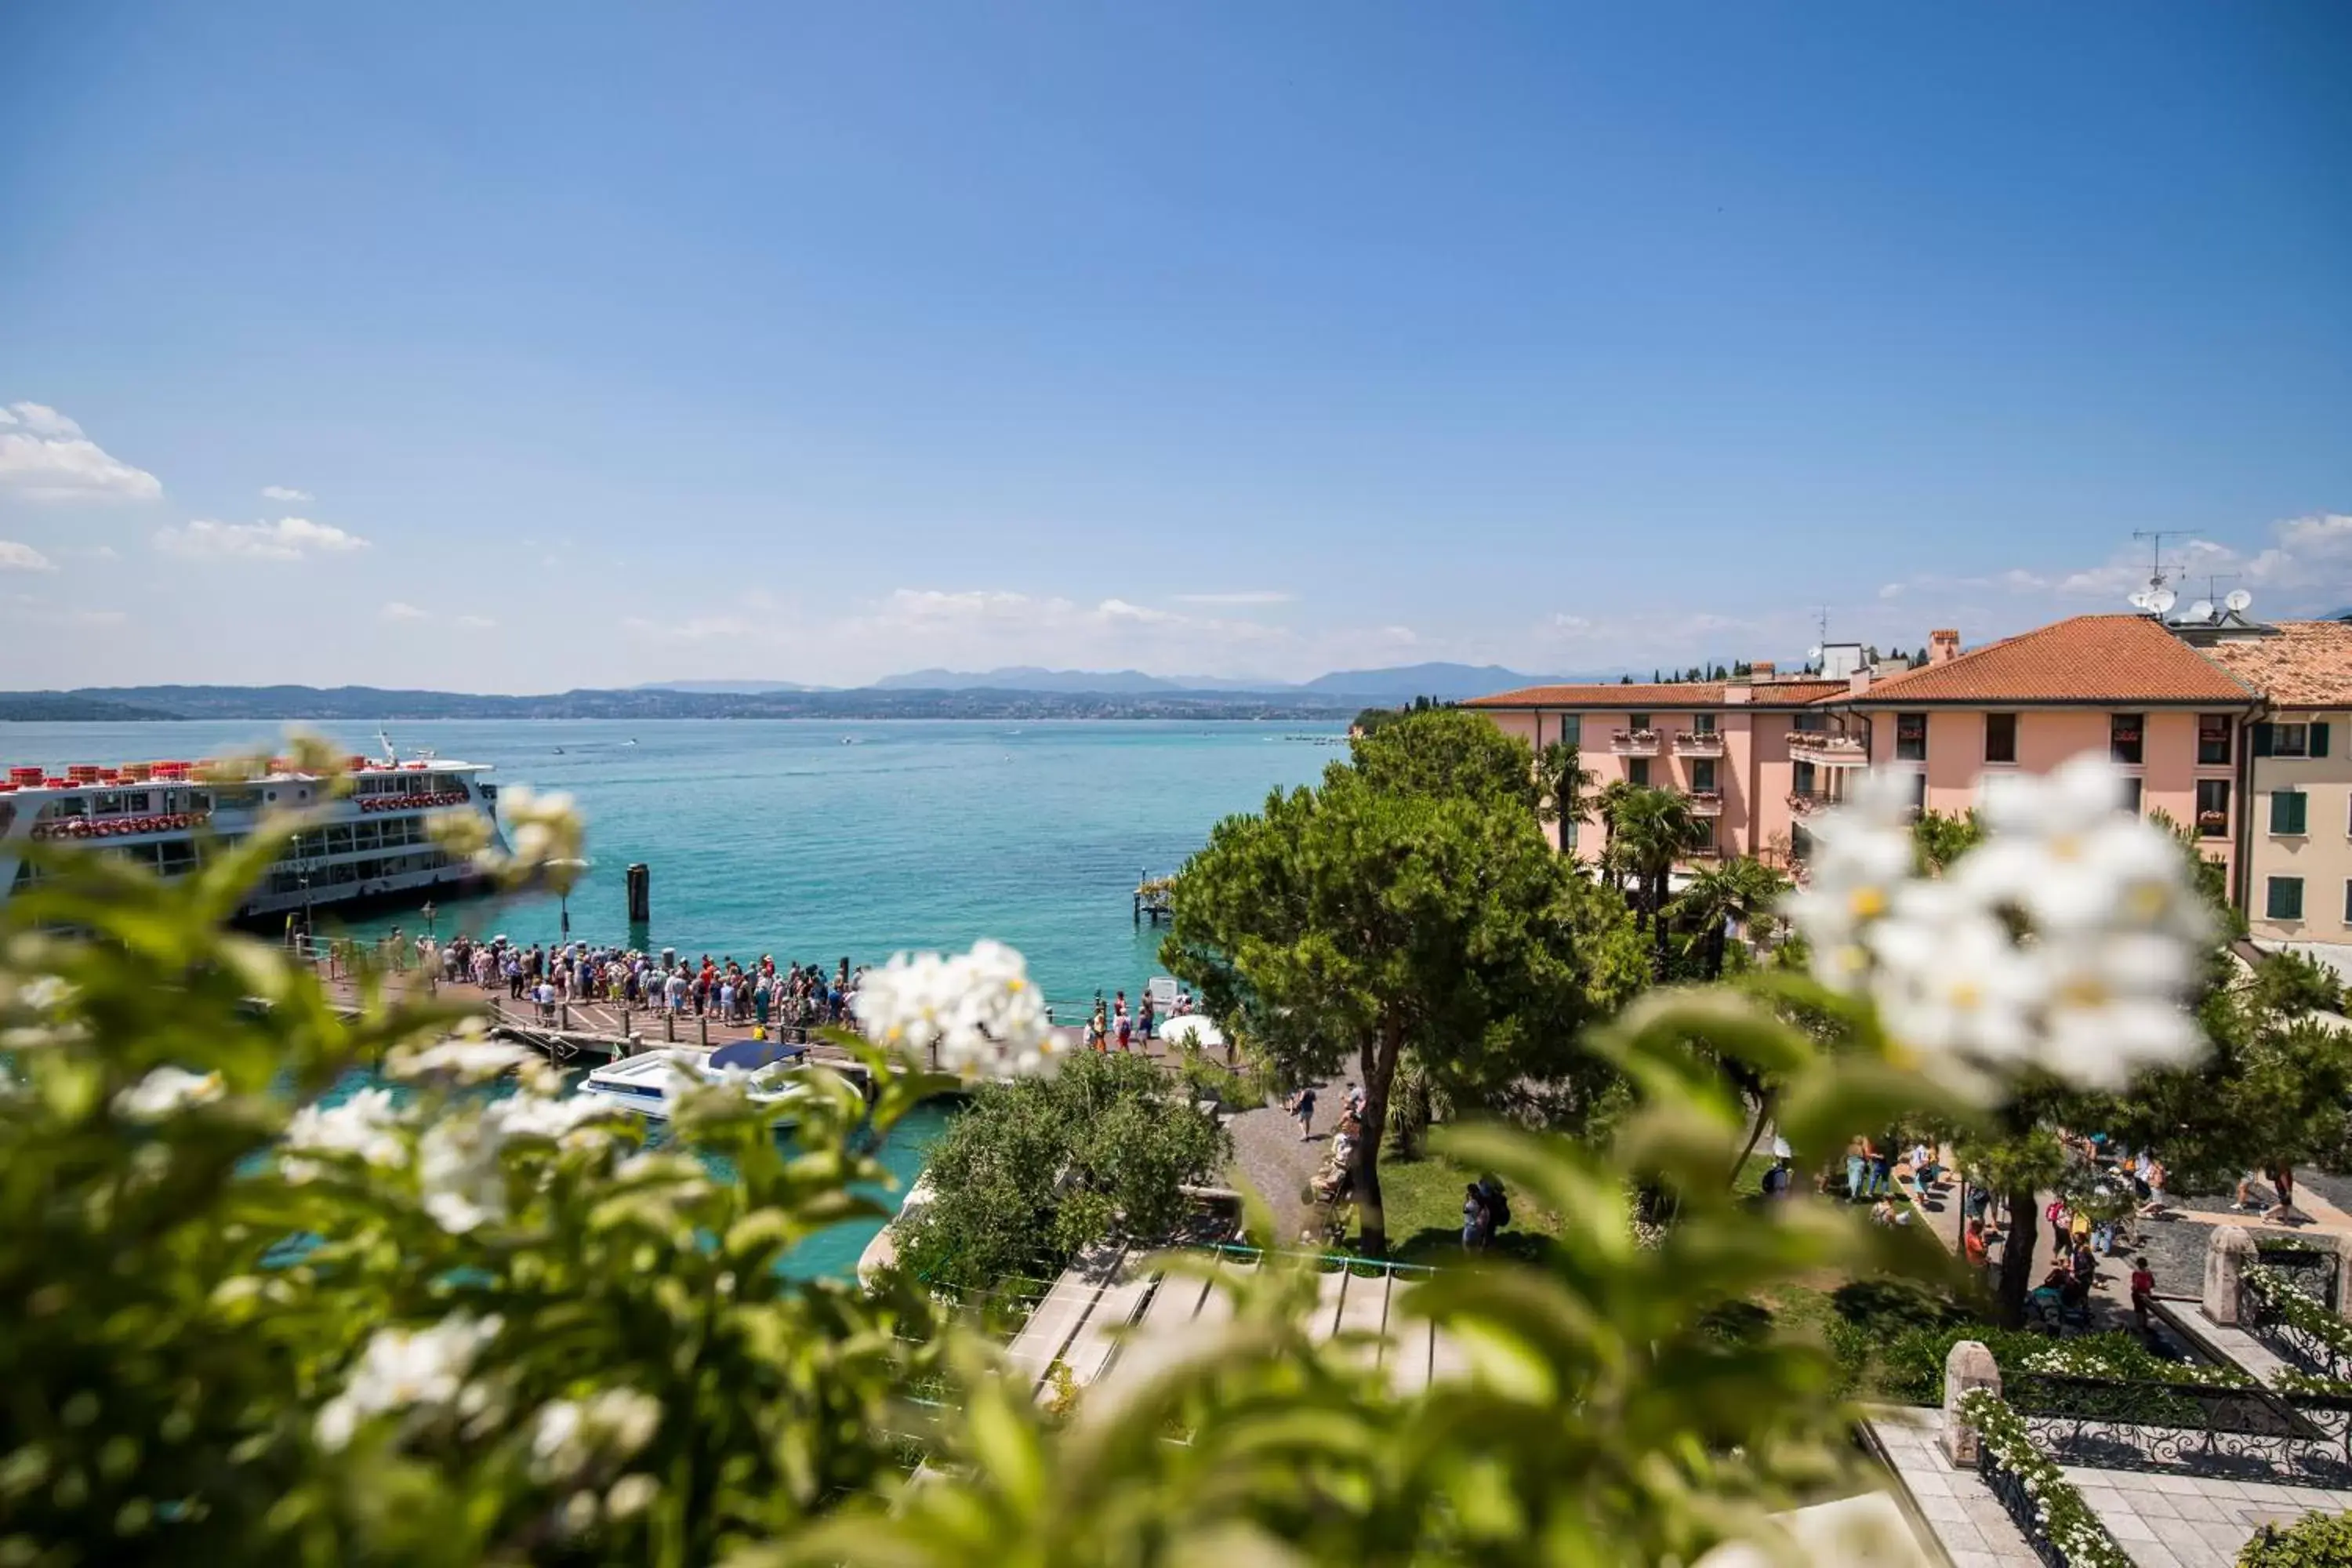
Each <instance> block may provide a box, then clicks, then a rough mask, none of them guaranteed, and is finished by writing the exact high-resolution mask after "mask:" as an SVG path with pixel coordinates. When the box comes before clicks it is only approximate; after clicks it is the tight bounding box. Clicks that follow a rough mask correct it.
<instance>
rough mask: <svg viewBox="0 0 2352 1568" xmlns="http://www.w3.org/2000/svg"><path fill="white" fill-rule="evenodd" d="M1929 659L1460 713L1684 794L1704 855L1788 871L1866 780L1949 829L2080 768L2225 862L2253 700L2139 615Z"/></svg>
mask: <svg viewBox="0 0 2352 1568" xmlns="http://www.w3.org/2000/svg"><path fill="white" fill-rule="evenodd" d="M1929 649H1930V651H1929V656H1928V661H1927V663H1926V664H1924V665H1922V666H1920V667H1918V668H1910V669H1906V670H1904V671H1902V672H1899V673H1895V674H1892V675H1887V676H1884V677H1878V676H1874V674H1873V673H1872V672H1871V671H1869V670H1864V671H1861V672H1859V673H1857V674H1855V675H1854V676H1853V677H1852V678H1851V679H1848V680H1844V681H1836V682H1825V681H1822V680H1819V679H1786V678H1780V677H1775V676H1773V675H1771V674H1770V673H1769V667H1763V668H1764V671H1765V672H1764V673H1761V674H1759V676H1758V677H1757V678H1755V679H1750V680H1744V681H1730V682H1705V681H1695V682H1690V683H1686V684H1667V685H1649V686H1538V687H1529V688H1527V689H1523V690H1519V691H1511V692H1504V693H1502V694H1500V695H1497V696H1495V697H1486V698H1480V699H1478V700H1475V701H1473V702H1471V703H1469V704H1468V706H1469V707H1471V708H1474V709H1476V710H1480V711H1483V712H1485V713H1486V714H1487V715H1488V716H1489V717H1491V718H1492V719H1493V720H1494V721H1495V722H1496V724H1497V725H1498V726H1500V727H1501V728H1502V729H1503V730H1505V731H1507V732H1508V733H1511V734H1515V735H1517V736H1519V737H1520V738H1522V739H1524V740H1526V741H1528V742H1529V743H1530V744H1532V745H1535V746H1538V747H1541V746H1543V745H1547V744H1549V743H1550V742H1554V741H1559V740H1568V741H1572V742H1576V743H1577V744H1578V747H1579V749H1580V754H1581V756H1582V758H1583V763H1584V766H1585V767H1586V768H1587V769H1589V770H1590V771H1591V773H1593V774H1594V775H1596V780H1597V783H1598V784H1608V783H1609V782H1610V781H1611V780H1612V779H1620V778H1623V779H1631V780H1633V782H1636V783H1642V784H1653V785H1657V786H1660V787H1664V788H1672V789H1677V790H1681V791H1683V792H1684V793H1685V794H1687V795H1690V796H1691V799H1692V802H1693V805H1694V807H1695V808H1696V810H1697V811H1698V812H1699V813H1700V815H1701V816H1704V817H1705V818H1706V820H1708V821H1709V822H1710V823H1711V824H1712V839H1711V842H1710V844H1709V845H1708V846H1707V847H1706V849H1704V850H1702V851H1701V856H1702V857H1712V856H1727V855H1751V856H1754V857H1756V858H1759V859H1761V860H1764V861H1766V862H1767V863H1768V864H1774V865H1780V866H1784V867H1792V868H1795V867H1801V865H1802V863H1803V862H1804V860H1805V858H1807V855H1808V854H1809V852H1810V849H1811V844H1810V840H1809V837H1808V835H1807V831H1806V824H1807V821H1808V819H1809V818H1811V816H1813V814H1814V813H1816V812H1818V811H1820V810H1822V809H1823V808H1824V807H1826V806H1828V805H1833V804H1835V803H1836V802H1837V801H1838V800H1840V799H1842V798H1843V797H1844V795H1846V794H1847V793H1848V792H1849V791H1850V790H1851V788H1852V786H1853V781H1854V780H1855V779H1856V778H1857V777H1859V776H1860V774H1861V773H1862V772H1863V771H1864V770H1865V769H1868V770H1871V771H1873V772H1884V773H1897V774H1905V775H1908V776H1909V777H1910V778H1912V779H1913V780H1914V781H1915V782H1914V784H1913V786H1912V787H1913V790H1914V800H1915V803H1916V805H1917V806H1918V807H1919V808H1920V809H1922V810H1926V811H1935V812H1942V813H1946V814H1948V815H1953V816H1961V815H1965V814H1966V813H1967V812H1969V810H1971V809H1973V808H1974V807H1976V806H1977V805H1979V804H1980V802H1981V798H1982V791H1983V789H1984V786H1985V784H1986V781H1987V780H1989V779H1991V778H1996V777H1999V776H2000V775H2002V774H2004V773H2047V772H2049V771H2051V770H2052V769H2053V768H2056V767H2057V766H2058V765H2059V764H2061V763H2064V762H2065V761H2067V760H2068V759H2069V758H2072V757H2075V756H2079V755H2082V754H2084V753H2085V752H2089V753H2094V754H2097V755H2102V756H2106V757H2109V758H2111V759H2113V760H2114V761H2115V762H2116V763H2117V764H2118V765H2119V766H2120V767H2121V768H2122V769H2123V771H2124V773H2125V774H2126V778H2127V779H2128V780H2129V781H2130V785H2129V787H2130V789H2131V791H2132V793H2133V795H2134V796H2135V797H2136V804H2137V808H2138V809H2139V810H2140V811H2142V812H2144V813H2154V812H2159V811H2160V812H2162V813H2164V814H2165V815H2166V816H2168V817H2170V818H2171V819H2172V820H2173V821H2174V822H2175V823H2177V824H2179V825H2180V826H2186V827H2190V828H2192V829H2193V830H2194V831H2195V832H2196V833H2197V835H2198V843H2199V847H2200V850H2201V851H2202V852H2203V853H2204V854H2206V855H2207V856H2208V858H2211V859H2214V860H2218V861H2221V862H2222V863H2223V864H2224V865H2230V864H2231V862H2232V861H2233V859H2234V858H2235V852H2234V846H2235V843H2236V840H2237V837H2238V831H2239V827H2240V825H2241V823H2242V814H2243V811H2244V809H2245V802H2246V798H2247V784H2246V781H2247V778H2248V776H2249V773H2248V765H2249V762H2250V758H2249V754H2248V753H2249V750H2250V748H2249V746H2248V744H2247V739H2248V738H2247V735H2246V732H2245V731H2246V727H2247V725H2248V723H2249V722H2250V721H2252V719H2253V718H2254V717H2256V716H2257V715H2258V714H2259V713H2260V712H2261V711H2262V710H2263V702H2262V700H2261V698H2260V697H2259V695H2258V694H2257V693H2256V692H2255V691H2254V690H2253V689H2252V688H2251V687H2249V686H2247V685H2246V684H2244V683H2242V681H2240V680H2239V679H2235V678H2234V677H2232V676H2231V674H2230V673H2229V672H2228V671H2226V670H2224V669H2222V668H2220V667H2219V666H2218V665H2216V664H2215V663H2214V662H2213V661H2211V660H2210V659H2208V658H2204V657H2203V656H2202V655H2200V653H2199V652H2198V651H2197V650H2196V649H2194V648H2192V647H2189V646H2188V645H2187V644H2186V643H2184V642H2182V641H2181V640H2180V639H2179V638H2178V637H2175V636H2173V635H2172V633H2170V632H2169V631H2168V630H2166V629H2165V628H2164V627H2163V626H2159V625H2158V624H2157V623H2156V622H2154V621H2151V620H2148V619H2147V618H2145V617H2142V616H2076V617H2074V618H2073V619H2071V620H2065V621H2060V622H2057V623H2055V624H2054V625H2052V626H2044V627H2042V628H2041V629H2040V630H2038V631H2033V632H2029V633H2026V634H2025V635H2023V636H2021V637H2011V638H2009V639H2007V640H2005V641H2002V642H1998V643H1993V644H1990V645H1988V646H1986V647H1981V648H1978V649H1976V650H1973V651H1971V652H1965V653H1964V652H1962V651H1961V649H1960V645H1959V634H1958V632H1956V631H1938V632H1936V633H1934V634H1933V635H1932V636H1931V637H1930V639H1929ZM1552 831H1553V834H1554V838H1555V842H1559V841H1560V840H1561V838H1562V829H1561V828H1560V827H1555V828H1554V829H1553V830H1552ZM1601 844H1602V835H1601V833H1600V832H1599V831H1598V830H1597V829H1595V828H1594V827H1593V826H1591V824H1590V823H1587V824H1585V825H1583V826H1581V828H1580V829H1578V830H1573V831H1569V832H1567V833H1566V834H1565V843H1564V845H1563V847H1566V848H1569V849H1572V850H1573V851H1574V852H1575V853H1576V854H1577V855H1579V856H1580V857H1581V858H1586V859H1594V858H1598V857H1599V855H1600V853H1601ZM2233 880H2234V873H2233Z"/></svg>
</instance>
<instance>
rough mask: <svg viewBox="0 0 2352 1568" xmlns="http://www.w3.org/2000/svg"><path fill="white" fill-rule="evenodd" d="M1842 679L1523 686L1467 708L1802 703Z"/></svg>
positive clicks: (1643, 708)
mask: <svg viewBox="0 0 2352 1568" xmlns="http://www.w3.org/2000/svg"><path fill="white" fill-rule="evenodd" d="M1734 686H1743V687H1744V688H1745V689H1746V690H1747V691H1748V700H1747V702H1746V703H1745V704H1734V703H1732V702H1730V701H1729V700H1728V699H1727V692H1728V691H1729V690H1730V689H1732V688H1733V687H1734ZM1844 689H1845V682H1844V681H1843V680H1790V681H1769V682H1767V683H1766V684H1764V685H1761V686H1747V685H1746V684H1745V683H1744V682H1737V681H1723V680H1670V681H1642V682H1638V683H1636V684H1633V685H1614V686H1612V685H1608V684H1605V683H1595V684H1593V685H1590V686H1522V687H1520V688H1519V689H1517V690H1516V691H1498V692H1496V693H1495V694H1494V695H1493V696H1492V697H1473V698H1472V699H1470V700H1468V701H1467V702H1465V703H1464V704H1463V706H1464V707H1465V708H1625V709H1630V710H1634V711H1636V712H1647V711H1649V710H1651V709H1654V708H1656V709H1666V708H1729V707H1734V706H1747V707H1752V708H1801V707H1803V706H1805V705H1806V704H1808V703H1810V702H1811V701H1813V700H1815V699H1817V698H1822V697H1826V696H1828V695H1829V694H1830V693H1832V692H1836V691H1843V690H1844Z"/></svg>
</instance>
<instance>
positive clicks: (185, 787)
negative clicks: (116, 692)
mask: <svg viewBox="0 0 2352 1568" xmlns="http://www.w3.org/2000/svg"><path fill="white" fill-rule="evenodd" d="M347 766H348V767H349V769H350V771H351V775H352V793H351V794H349V795H344V796H341V798H336V797H334V796H333V795H331V793H330V791H329V790H328V789H327V788H326V787H325V784H324V781H322V780H321V779H320V776H319V775H317V774H315V773H302V772H299V771H298V770H297V769H296V767H295V765H294V763H293V762H292V761H291V760H290V759H289V758H285V757H278V758H275V759H273V760H272V761H271V762H270V763H269V764H268V771H267V772H266V773H261V774H260V775H259V776H255V777H245V776H238V777H232V776H230V773H229V770H228V769H226V768H225V767H223V766H221V765H219V764H217V763H211V762H160V763H122V764H121V766H119V767H102V766H98V765H95V764H84V765H77V766H74V767H69V768H68V769H67V770H66V771H65V773H63V774H62V775H58V774H54V773H47V772H45V771H44V770H43V769H40V768H25V767H12V768H10V769H9V770H8V774H7V780H6V782H5V784H0V889H5V893H0V896H10V895H14V894H15V893H17V892H19V891H21V890H23V889H25V888H26V887H29V886H30V885H31V884H32V883H33V882H35V881H36V880H37V879H39V878H40V877H41V876H42V875H43V869H42V868H41V867H40V866H38V865H37V864H36V863H35V862H34V861H33V860H32V859H31V858H28V857H27V855H26V848H27V847H28V846H30V845H31V844H33V843H35V842H37V841H41V840H49V839H60V840H64V841H67V842H69V843H73V844H78V845H86V846H89V847H92V848H95V849H98V850H100V851H101V852H103V853H106V854H110V855H120V856H122V857H123V858H127V859H132V860H136V861H139V862H140V863H142V864H143V865H145V866H146V867H147V868H149V869H151V870H153V871H155V872H157V873H159V874H161V875H163V876H165V877H175V876H183V875H185V874H186V873H187V872H189V871H192V870H194V868H196V866H197V865H198V864H199V863H201V862H202V860H203V859H204V858H205V855H206V854H207V853H209V852H211V851H212V850H214V849H215V848H217V847H227V846H230V845H234V844H236V843H237V842H238V841H239V840H240V839H242V838H243V837H245V836H246V835H247V833H249V832H251V831H252V829H253V826H254V825H255V823H256V822H257V821H258V820H259V818H260V817H261V816H263V814H265V813H267V812H271V811H302V812H308V813H311V814H313V815H314V816H315V818H316V821H315V824H314V826H310V827H309V828H306V829H305V830H304V831H303V832H302V833H301V834H299V835H298V836H297V837H296V838H295V839H294V841H293V842H291V843H289V845H288V846H287V847H286V849H285V850H284V852H283V853H281V854H280V855H279V856H278V861H277V864H276V865H274V866H273V867H271V868H270V870H269V873H268V876H266V877H265V878H263V879H261V881H260V882H259V883H257V885H256V886H255V887H254V889H253V890H252V892H251V893H250V895H248V896H247V900H246V901H245V903H244V904H243V905H242V906H240V907H239V909H238V910H237V914H238V916H239V917H240V918H244V919H250V918H253V917H257V916H264V915H278V914H289V913H295V912H298V911H299V912H302V913H305V914H307V913H308V912H310V911H311V910H320V909H326V908H330V907H331V906H334V905H337V904H345V903H357V902H360V901H362V900H388V899H396V898H402V897H405V896H409V895H421V894H425V893H429V892H431V891H434V890H437V889H455V888H458V887H460V886H463V885H466V884H468V883H470V882H473V881H474V880H476V879H477V874H476V872H475V871H474V868H472V867H471V866H469V865H467V863H466V861H465V860H464V859H462V858H458V859H454V860H453V859H452V858H450V856H449V855H448V854H447V852H446V851H445V850H443V849H442V848H441V847H439V846H437V845H436V844H435V843H434V842H433V837H432V834H431V832H430V830H429V828H428V826H427V824H428V822H429V821H430V820H431V819H432V818H433V817H434V816H438V815H442V814H446V813H450V812H457V811H470V812H474V813H477V814H478V815H480V816H482V817H483V818H484V819H485V820H487V821H488V824H489V827H490V832H491V836H492V842H493V843H495V844H498V845H499V847H504V839H503V837H501V836H500V835H499V829H498V811H497V802H498V786H497V785H496V784H492V783H490V782H489V780H488V779H487V778H486V777H484V776H483V775H484V774H486V773H488V772H489V771H490V769H489V764H488V763H460V762H451V761H447V760H445V759H442V758H438V757H436V756H434V755H433V754H432V753H430V752H421V753H419V754H418V755H415V756H413V757H407V758H402V757H400V756H399V755H397V754H396V753H395V752H394V751H393V749H392V744H391V742H389V741H386V742H384V754H383V756H381V757H360V756H354V757H352V758H350V759H349V761H348V763H347Z"/></svg>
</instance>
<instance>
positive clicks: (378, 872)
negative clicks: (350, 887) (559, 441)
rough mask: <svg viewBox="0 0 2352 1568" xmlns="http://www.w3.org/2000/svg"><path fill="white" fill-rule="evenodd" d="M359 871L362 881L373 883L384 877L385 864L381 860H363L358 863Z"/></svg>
mask: <svg viewBox="0 0 2352 1568" xmlns="http://www.w3.org/2000/svg"><path fill="white" fill-rule="evenodd" d="M358 871H359V876H360V879H361V880H362V881H372V880H373V879H376V878H377V877H380V876H382V875H383V861H381V860H362V861H360V862H359V863H358Z"/></svg>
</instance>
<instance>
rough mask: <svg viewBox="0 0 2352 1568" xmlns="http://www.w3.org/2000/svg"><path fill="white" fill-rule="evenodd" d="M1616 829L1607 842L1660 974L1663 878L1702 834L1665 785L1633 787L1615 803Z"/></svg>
mask: <svg viewBox="0 0 2352 1568" xmlns="http://www.w3.org/2000/svg"><path fill="white" fill-rule="evenodd" d="M1614 821H1615V825H1616V832H1615V833H1614V835H1613V836H1612V840H1611V847H1612V849H1616V850H1621V851H1622V854H1623V857H1624V859H1625V862H1626V864H1627V866H1628V867H1629V868H1630V869H1631V870H1632V871H1633V876H1634V881H1635V886H1636V894H1637V896H1636V899H1635V902H1634V909H1635V911H1636V912H1637V914H1638V915H1639V916H1640V918H1641V919H1642V920H1643V921H1647V922H1648V923H1649V926H1650V928H1651V934H1652V940H1653V941H1654V942H1655V943H1656V946H1657V956H1656V958H1655V960H1654V963H1655V965H1656V967H1657V970H1658V973H1660V974H1661V975H1663V974H1664V973H1665V967H1666V922H1665V920H1664V910H1665V905H1666V880H1667V879H1668V878H1669V877H1671V876H1672V875H1673V874H1674V869H1675V862H1676V861H1677V860H1680V859H1681V858H1683V857H1684V856H1685V855H1687V854H1689V853H1690V851H1692V850H1693V849H1696V848H1697V847H1698V846H1699V843H1700V841H1701V837H1702V835H1701V834H1700V831H1699V823H1698V818H1697V817H1696V816H1693V815H1692V814H1691V807H1690V802H1689V800H1688V799H1686V798H1685V797H1684V796H1683V795H1681V794H1679V793H1677V792H1676V791H1674V790H1667V789H1645V788H1641V787H1638V786H1637V787H1635V788H1634V789H1633V792H1632V793H1631V794H1629V795H1626V796H1625V798H1624V800H1623V801H1622V803H1621V804H1620V805H1618V808H1617V811H1616V814H1615V816H1614Z"/></svg>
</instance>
